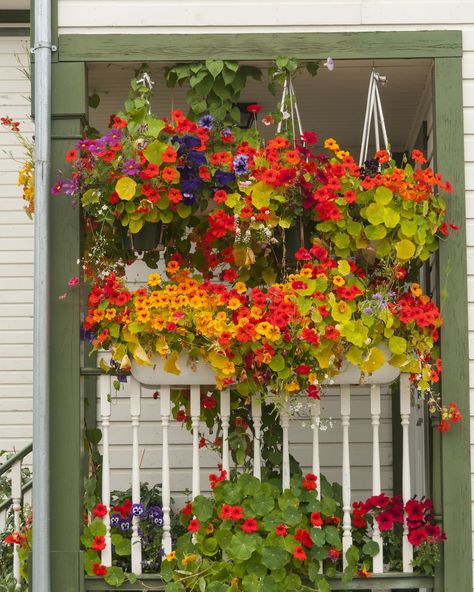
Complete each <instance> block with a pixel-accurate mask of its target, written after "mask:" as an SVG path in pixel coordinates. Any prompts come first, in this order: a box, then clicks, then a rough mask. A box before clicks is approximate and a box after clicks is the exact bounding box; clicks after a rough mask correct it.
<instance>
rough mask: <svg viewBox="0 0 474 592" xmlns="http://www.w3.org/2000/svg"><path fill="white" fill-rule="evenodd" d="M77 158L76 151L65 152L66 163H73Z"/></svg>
mask: <svg viewBox="0 0 474 592" xmlns="http://www.w3.org/2000/svg"><path fill="white" fill-rule="evenodd" d="M76 158H77V150H69V151H68V152H66V160H67V161H68V162H73V161H74V160H76Z"/></svg>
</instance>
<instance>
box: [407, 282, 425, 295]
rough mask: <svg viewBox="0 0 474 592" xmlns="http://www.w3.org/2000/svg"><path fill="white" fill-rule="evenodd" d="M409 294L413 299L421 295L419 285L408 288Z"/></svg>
mask: <svg viewBox="0 0 474 592" xmlns="http://www.w3.org/2000/svg"><path fill="white" fill-rule="evenodd" d="M410 292H411V293H412V294H413V296H415V297H418V296H421V294H422V293H423V292H422V290H421V286H420V284H412V285H411V287H410Z"/></svg>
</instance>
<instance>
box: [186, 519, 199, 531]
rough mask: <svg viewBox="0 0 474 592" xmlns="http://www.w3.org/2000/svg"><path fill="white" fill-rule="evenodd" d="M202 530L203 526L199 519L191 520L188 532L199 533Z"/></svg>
mask: <svg viewBox="0 0 474 592" xmlns="http://www.w3.org/2000/svg"><path fill="white" fill-rule="evenodd" d="M200 528H201V524H200V522H199V520H198V519H197V518H193V519H192V520H190V522H189V524H188V532H197V531H198V530H199V529H200Z"/></svg>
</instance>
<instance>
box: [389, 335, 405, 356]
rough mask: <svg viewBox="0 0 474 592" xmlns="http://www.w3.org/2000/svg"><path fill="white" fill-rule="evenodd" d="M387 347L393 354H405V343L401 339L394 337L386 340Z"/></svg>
mask: <svg viewBox="0 0 474 592" xmlns="http://www.w3.org/2000/svg"><path fill="white" fill-rule="evenodd" d="M388 347H389V349H390V351H391V352H392V353H393V354H396V355H400V354H403V353H405V352H406V349H407V341H406V339H404V338H403V337H397V336H395V335H394V336H393V337H390V339H389V340H388Z"/></svg>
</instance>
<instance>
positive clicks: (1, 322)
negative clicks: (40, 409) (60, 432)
mask: <svg viewBox="0 0 474 592" xmlns="http://www.w3.org/2000/svg"><path fill="white" fill-rule="evenodd" d="M27 43H28V39H23V38H21V37H0V117H4V116H6V115H9V116H10V117H12V118H13V119H14V120H16V121H19V122H20V123H21V129H24V130H26V131H28V130H29V131H31V129H32V126H31V122H30V120H29V113H30V103H29V100H28V97H29V94H30V83H29V81H28V80H26V79H25V77H24V75H23V74H22V73H21V72H20V69H19V63H18V60H20V61H21V63H23V64H24V63H25V62H26V59H27V49H26V47H27ZM10 153H11V154H12V155H13V158H14V159H17V161H15V160H14V159H12V157H11V156H10ZM22 159H23V152H22V149H21V147H19V146H18V142H17V140H16V138H15V137H14V136H13V135H12V134H11V133H9V132H8V131H6V130H5V129H4V128H3V127H0V450H9V451H11V450H20V449H21V448H23V447H24V446H26V444H28V443H29V442H31V439H32V404H33V401H32V369H33V351H32V350H33V345H32V343H33V223H32V222H31V221H30V220H29V218H28V217H27V215H26V214H25V212H24V211H23V203H25V202H23V200H22V199H21V191H20V188H19V187H18V186H17V176H18V169H19V168H20V167H21V163H20V162H19V161H22Z"/></svg>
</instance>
